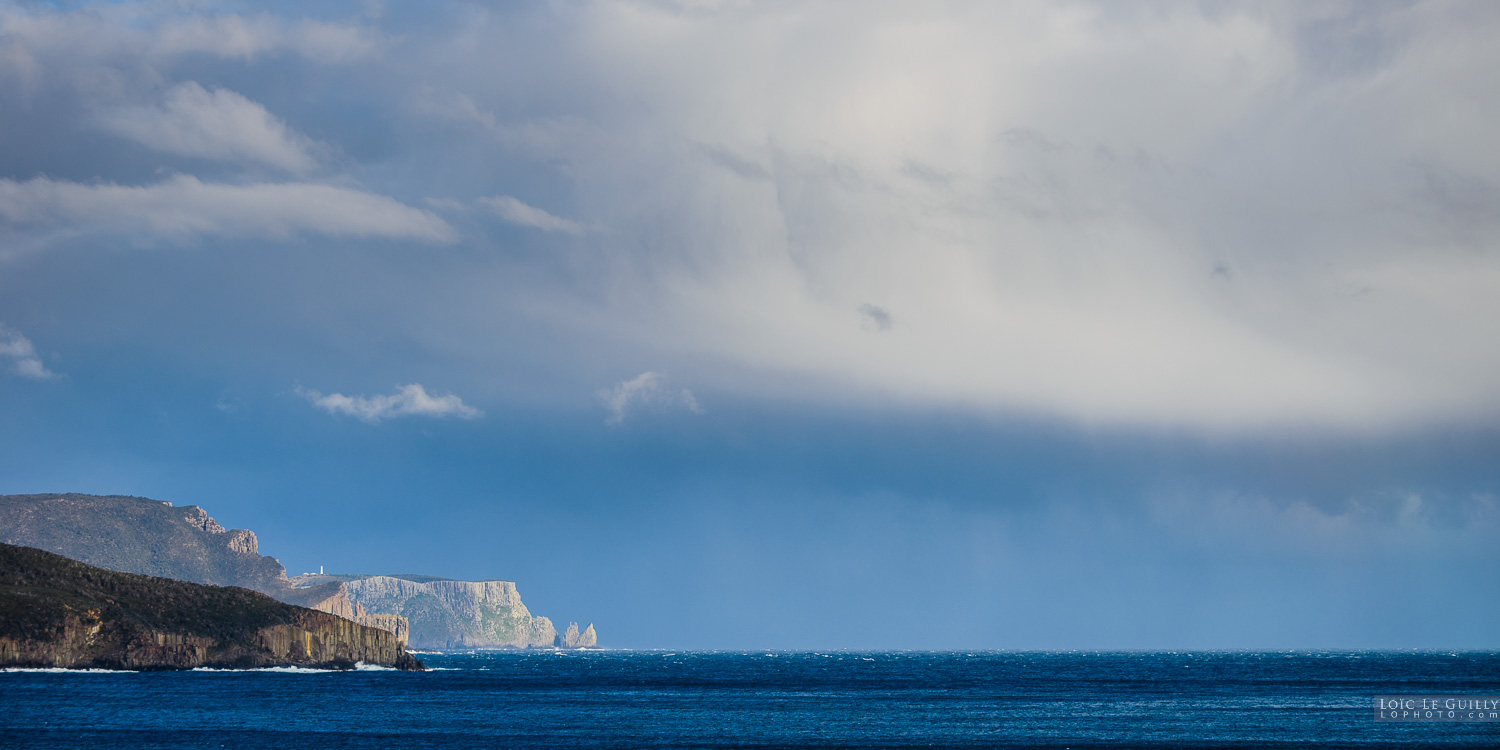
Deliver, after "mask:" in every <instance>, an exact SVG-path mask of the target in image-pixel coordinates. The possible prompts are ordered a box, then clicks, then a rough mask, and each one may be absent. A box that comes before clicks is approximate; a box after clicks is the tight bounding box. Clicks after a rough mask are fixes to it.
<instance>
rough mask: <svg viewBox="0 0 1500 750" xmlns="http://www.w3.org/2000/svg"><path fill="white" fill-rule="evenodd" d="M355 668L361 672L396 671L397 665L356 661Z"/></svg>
mask: <svg viewBox="0 0 1500 750" xmlns="http://www.w3.org/2000/svg"><path fill="white" fill-rule="evenodd" d="M354 668H355V669H356V670H359V671H361V672H394V671H396V668H395V667H386V666H382V665H379V664H366V663H364V662H362V661H357V662H354Z"/></svg>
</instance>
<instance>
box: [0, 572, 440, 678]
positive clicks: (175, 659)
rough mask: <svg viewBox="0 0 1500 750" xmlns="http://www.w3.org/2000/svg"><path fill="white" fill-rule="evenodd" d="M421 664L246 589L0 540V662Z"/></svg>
mask: <svg viewBox="0 0 1500 750" xmlns="http://www.w3.org/2000/svg"><path fill="white" fill-rule="evenodd" d="M359 662H364V663H367V664H376V665H382V666H389V667H395V668H397V669H422V668H423V667H422V664H421V662H419V661H417V660H416V658H415V657H413V656H411V655H410V654H408V653H406V650H405V649H404V648H403V646H402V644H401V643H400V642H399V641H398V639H397V637H396V634H394V633H391V632H388V631H386V630H381V629H379V628H373V627H367V626H364V625H360V624H358V623H355V622H351V621H349V620H347V619H344V618H341V617H337V616H334V615H331V614H328V613H326V612H318V611H315V610H310V609H305V608H302V607H297V606H293V605H289V604H285V603H282V602H278V601H276V600H274V599H272V598H270V597H268V596H265V595H263V594H259V593H256V592H254V591H250V590H247V589H242V588H237V587H217V586H203V585H199V584H194V583H188V582H184V581H176V580H170V579H166V578H154V577H151V576H143V575H135V574H130V573H119V572H115V571H110V570H104V569H102V568H96V567H93V566H89V565H85V564H83V563H80V562H77V561H74V560H69V559H67V558H64V557H62V556H59V555H55V554H52V553H49V552H44V551H42V550H37V549H31V548H26V547H17V546H12V545H8V544H0V665H3V666H24V667H68V668H85V667H87V668H104V669H186V668H192V667H234V668H251V667H268V666H306V667H324V668H350V667H353V666H354V665H356V664H357V663H359Z"/></svg>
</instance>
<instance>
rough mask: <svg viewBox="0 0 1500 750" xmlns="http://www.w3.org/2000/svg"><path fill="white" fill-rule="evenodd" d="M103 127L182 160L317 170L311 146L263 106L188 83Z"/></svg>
mask: <svg viewBox="0 0 1500 750" xmlns="http://www.w3.org/2000/svg"><path fill="white" fill-rule="evenodd" d="M98 122H99V126H100V127H101V128H103V129H104V130H107V131H109V132H111V133H114V134H116V135H119V136H122V137H124V138H128V139H130V140H133V141H135V142H136V143H139V144H141V145H143V146H146V147H147V148H152V149H155V150H157V151H162V152H165V153H170V154H179V155H182V156H195V157H199V158H204V159H218V160H223V161H234V162H253V163H260V164H267V165H270V166H273V167H277V168H279V169H284V170H287V171H289V172H306V171H307V170H310V169H312V168H313V167H314V166H315V165H316V160H315V159H314V158H313V155H312V154H313V148H314V146H313V143H312V141H311V140H309V139H308V138H307V137H305V136H303V135H301V134H299V133H296V132H293V131H292V130H291V129H290V128H288V127H287V126H286V123H284V122H282V121H281V120H279V119H277V118H276V117H273V116H272V115H271V113H270V112H267V111H266V108H265V107H263V106H261V105H260V104H258V103H256V102H253V101H250V100H249V99H246V98H245V97H244V96H241V95H240V94H237V93H235V92H233V91H230V90H228V89H222V88H214V89H205V88H203V87H202V86H200V85H198V84H197V83H195V82H192V81H188V82H187V83H182V84H179V85H177V86H174V87H172V88H171V89H169V90H168V91H167V92H166V94H165V96H163V97H162V103H161V105H160V106H137V107H120V108H116V109H112V110H107V111H105V112H104V113H102V114H101V115H100V116H99V119H98Z"/></svg>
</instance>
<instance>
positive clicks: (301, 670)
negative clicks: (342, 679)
mask: <svg viewBox="0 0 1500 750" xmlns="http://www.w3.org/2000/svg"><path fill="white" fill-rule="evenodd" d="M193 671H194V672H276V673H279V674H332V673H334V672H343V671H345V670H342V669H314V668H313V667H255V668H254V669H220V668H218V667H193Z"/></svg>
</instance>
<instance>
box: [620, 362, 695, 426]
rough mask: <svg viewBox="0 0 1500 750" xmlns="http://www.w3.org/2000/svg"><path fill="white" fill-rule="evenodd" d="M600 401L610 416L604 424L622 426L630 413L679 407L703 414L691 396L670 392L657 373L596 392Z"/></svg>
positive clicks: (684, 391) (684, 392) (674, 390)
mask: <svg viewBox="0 0 1500 750" xmlns="http://www.w3.org/2000/svg"><path fill="white" fill-rule="evenodd" d="M598 395H599V400H600V401H601V402H603V403H604V408H605V409H606V410H607V411H608V412H609V417H608V418H606V419H605V420H604V421H605V423H606V424H621V423H623V422H624V421H625V418H626V417H627V416H629V415H630V414H631V412H634V411H637V410H639V409H641V408H648V407H654V408H666V407H672V406H680V407H682V408H684V409H687V410H688V411H690V412H692V413H694V414H702V413H703V407H702V406H701V405H699V404H698V399H697V398H696V397H695V396H693V392H692V391H690V390H688V389H686V388H682V389H676V388H670V387H668V386H667V384H666V378H665V376H663V375H662V374H661V373H658V372H649V371H648V372H643V373H641V374H640V375H637V376H635V377H633V378H631V379H629V380H622V381H620V382H619V383H616V384H615V385H614V386H612V387H610V388H606V389H603V390H600V391H599V394H598Z"/></svg>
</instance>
